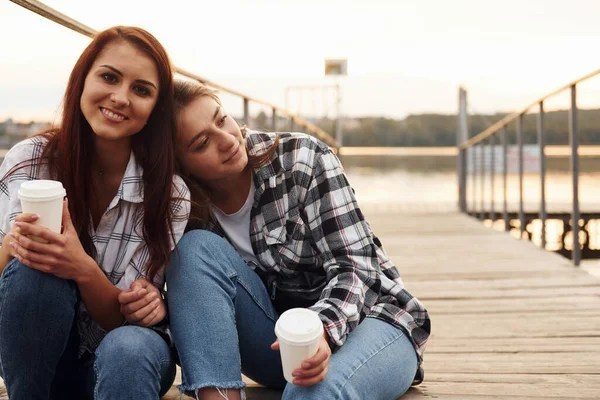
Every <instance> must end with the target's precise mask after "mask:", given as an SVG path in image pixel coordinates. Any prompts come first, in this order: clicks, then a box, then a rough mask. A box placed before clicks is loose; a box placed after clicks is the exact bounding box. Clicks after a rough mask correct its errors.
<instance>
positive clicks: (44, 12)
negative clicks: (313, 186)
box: [10, 0, 338, 148]
mask: <svg viewBox="0 0 600 400" xmlns="http://www.w3.org/2000/svg"><path fill="white" fill-rule="evenodd" d="M10 1H12V2H13V3H15V4H18V5H20V6H22V7H24V8H26V9H28V10H30V11H33V12H34V13H36V14H38V15H41V16H42V17H44V18H47V19H49V20H51V21H54V22H56V23H58V24H60V25H62V26H64V27H67V28H69V29H71V30H73V31H75V32H78V33H80V34H82V35H85V36H87V37H90V38H93V37H94V36H95V35H96V34H97V31H96V30H94V29H92V28H90V27H89V26H86V25H84V24H82V23H81V22H79V21H76V20H75V19H73V18H70V17H68V16H66V15H65V14H63V13H61V12H59V11H57V10H55V9H53V8H51V7H49V6H47V5H46V4H44V3H41V2H40V1H37V0H10ZM175 70H176V72H177V73H178V74H180V75H183V76H185V77H187V78H190V79H194V80H196V81H198V82H200V83H202V84H204V85H207V86H210V87H212V88H214V89H217V90H219V91H221V92H226V93H229V94H231V95H234V96H237V97H239V98H241V99H242V101H243V110H244V116H243V123H244V124H249V122H250V112H249V106H250V103H251V102H252V103H253V104H258V105H261V106H263V107H267V108H269V109H270V110H271V130H273V131H277V130H278V127H277V121H278V118H279V117H284V118H287V119H288V120H289V127H288V130H289V131H295V130H297V128H301V129H302V130H303V131H304V132H306V133H309V134H311V135H313V136H315V137H317V138H319V139H320V140H322V141H323V142H325V143H327V144H328V145H330V146H331V147H334V148H337V147H338V144H337V142H336V141H335V139H333V137H332V136H331V135H329V134H328V133H327V132H325V131H324V130H323V129H321V128H319V127H318V126H316V125H315V124H313V123H311V122H310V121H307V120H305V119H304V118H302V117H301V116H299V115H297V114H295V113H293V112H291V111H289V110H287V109H285V108H282V107H279V106H276V105H274V104H271V103H269V102H266V101H263V100H259V99H257V98H254V97H251V96H248V95H246V94H244V93H241V92H238V91H237V90H233V89H230V88H228V87H225V86H223V85H220V84H218V83H216V82H213V81H211V80H209V79H206V78H204V77H202V76H200V75H196V74H194V73H192V72H189V71H186V70H184V69H182V68H179V67H175Z"/></svg>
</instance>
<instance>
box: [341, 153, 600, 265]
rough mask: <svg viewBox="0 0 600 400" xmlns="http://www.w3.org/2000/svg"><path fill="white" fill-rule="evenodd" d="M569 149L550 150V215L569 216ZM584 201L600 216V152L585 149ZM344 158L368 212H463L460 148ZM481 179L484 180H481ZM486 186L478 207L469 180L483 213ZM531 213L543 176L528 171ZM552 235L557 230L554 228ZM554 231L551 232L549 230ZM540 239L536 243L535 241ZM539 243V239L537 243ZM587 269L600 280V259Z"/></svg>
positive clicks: (512, 190) (513, 188) (514, 194)
mask: <svg viewBox="0 0 600 400" xmlns="http://www.w3.org/2000/svg"><path fill="white" fill-rule="evenodd" d="M568 151H569V149H568V147H567V146H551V147H549V148H548V149H547V151H546V154H547V155H548V158H547V166H548V170H547V177H546V201H547V208H548V210H549V211H555V212H569V210H570V207H571V205H570V204H571V196H572V181H571V174H570V172H569V165H570V164H569V158H568V156H567V155H568V154H569V153H568ZM580 154H581V155H582V157H581V158H580V179H579V198H580V208H581V211H582V212H585V211H587V212H592V211H596V212H600V184H599V183H600V148H599V147H598V146H582V147H581V148H580ZM339 156H340V159H341V161H342V164H343V165H344V168H345V170H346V173H347V176H348V180H349V181H350V184H351V185H352V187H353V188H354V189H355V191H356V197H357V199H358V202H359V204H360V205H361V207H363V208H364V209H365V211H366V212H368V211H369V210H370V211H372V212H373V211H377V212H379V211H383V212H385V211H386V210H390V211H392V210H393V211H402V212H411V213H438V212H451V211H456V210H457V202H458V186H457V176H456V149H455V148H345V149H344V148H342V149H341V151H340V155H339ZM478 179H479V178H478ZM480 185H481V183H480V181H479V180H478V181H477V182H476V193H477V202H476V204H475V205H474V204H473V197H472V195H473V181H472V178H471V177H469V178H468V196H469V197H468V198H469V199H470V200H469V207H473V206H475V207H476V209H477V210H479V209H480V207H481V206H480V204H481V200H480V199H481V197H480V196H481V195H480V193H481V186H480ZM507 186H508V191H507V197H508V204H509V210H511V211H518V200H519V192H518V174H515V173H511V174H508V178H507ZM494 188H495V195H494V201H495V209H496V210H501V206H502V196H503V192H502V176H501V175H500V174H499V173H498V174H496V176H495V184H494ZM523 188H524V190H523V196H524V207H525V210H526V211H530V212H537V211H538V210H539V202H540V178H539V174H537V173H527V174H525V176H524V184H523ZM489 193H490V177H489V174H488V175H486V182H485V208H486V209H489V207H490V203H491V199H490V197H491V196H490V194H489ZM548 228H549V231H550V230H552V227H550V226H549V227H548ZM549 233H550V232H549ZM534 239H536V238H535V237H534ZM534 242H539V238H537V239H536V240H534ZM583 264H584V266H585V268H590V269H591V270H592V272H594V273H597V274H598V275H599V276H600V261H599V260H586V261H584V262H583Z"/></svg>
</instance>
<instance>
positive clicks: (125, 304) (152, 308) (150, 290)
mask: <svg viewBox="0 0 600 400" xmlns="http://www.w3.org/2000/svg"><path fill="white" fill-rule="evenodd" d="M119 303H121V314H123V316H125V319H126V320H127V322H129V323H130V324H133V325H138V326H144V327H150V326H154V325H156V324H158V323H159V322H160V321H162V320H163V319H165V317H166V316H167V307H166V305H165V301H164V299H163V298H162V296H161V294H160V291H159V290H158V288H157V287H156V286H154V285H153V284H152V283H151V282H150V281H148V280H147V279H144V278H140V279H138V280H137V281H135V282H133V283H132V284H131V286H130V288H129V289H127V290H123V291H122V292H121V293H120V294H119Z"/></svg>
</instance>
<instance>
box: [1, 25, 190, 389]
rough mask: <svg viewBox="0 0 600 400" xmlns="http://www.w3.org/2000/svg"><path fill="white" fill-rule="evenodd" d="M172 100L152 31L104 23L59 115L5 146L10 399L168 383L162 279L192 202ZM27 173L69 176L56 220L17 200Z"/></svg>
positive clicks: (5, 349) (4, 370)
mask: <svg viewBox="0 0 600 400" xmlns="http://www.w3.org/2000/svg"><path fill="white" fill-rule="evenodd" d="M172 105H173V69H172V66H171V63H170V61H169V58H168V56H167V53H166V51H165V50H164V48H163V47H162V45H161V44H160V43H159V42H158V41H157V40H156V38H154V36H152V35H151V34H150V33H148V32H146V31H145V30H143V29H141V28H136V27H126V26H117V27H113V28H110V29H107V30H105V31H103V32H100V33H99V34H98V35H97V36H96V37H95V38H94V39H93V40H92V42H91V43H90V44H89V45H88V46H87V47H86V49H85V50H84V51H83V53H82V54H81V56H80V57H79V59H78V60H77V62H76V64H75V67H74V68H73V71H72V72H71V76H70V78H69V82H68V85H67V89H66V93H65V96H64V104H63V112H62V122H61V125H60V126H59V127H57V128H55V129H52V130H50V131H47V132H45V133H42V134H40V135H38V136H34V137H32V138H30V139H27V140H24V141H22V142H20V143H18V144H17V145H15V146H14V147H13V148H12V149H11V150H10V151H9V152H8V154H7V155H6V157H5V159H4V161H3V163H2V166H1V167H0V177H2V178H1V181H0V188H1V189H2V190H1V191H0V210H1V211H0V216H1V217H0V218H1V220H0V239H2V247H1V248H0V268H1V269H2V276H1V278H0V338H1V339H2V340H0V374H1V375H2V378H3V379H4V383H5V384H6V387H7V391H8V396H9V397H10V399H11V400H20V399H26V400H33V399H49V398H51V399H82V398H86V397H89V398H93V399H133V398H139V399H158V398H159V397H160V396H161V395H162V394H164V393H166V391H167V390H168V389H169V387H170V386H171V384H172V382H173V379H174V376H175V364H174V361H173V359H172V357H171V351H170V342H169V340H170V339H169V338H170V334H169V332H168V329H167V325H166V321H165V316H166V307H165V303H164V300H163V298H162V295H161V289H162V288H163V285H164V268H165V266H166V265H167V263H168V262H169V259H170V255H171V251H172V250H173V248H174V247H175V245H176V243H177V241H178V240H179V239H180V238H181V236H182V235H183V231H184V228H185V225H186V223H187V217H188V214H189V201H188V200H189V191H188V189H187V187H186V185H185V183H184V182H183V181H182V180H181V178H179V177H177V176H176V175H175V174H174V164H175V163H174V152H173V144H172V140H173V138H172V134H173V116H172V115H173V111H172ZM37 179H52V180H57V181H60V182H62V185H63V186H64V188H65V189H66V194H67V199H68V200H67V199H65V200H64V202H63V212H62V230H61V233H55V232H52V231H50V230H49V229H47V228H45V227H41V226H39V225H36V224H35V221H36V220H37V219H38V217H37V216H36V215H33V214H23V213H22V211H21V205H20V202H19V198H18V194H17V192H18V190H19V187H20V184H21V183H23V182H25V181H29V180H37ZM32 236H35V237H39V238H42V239H44V241H45V243H41V242H39V241H34V240H33V239H32V238H31V237H32Z"/></svg>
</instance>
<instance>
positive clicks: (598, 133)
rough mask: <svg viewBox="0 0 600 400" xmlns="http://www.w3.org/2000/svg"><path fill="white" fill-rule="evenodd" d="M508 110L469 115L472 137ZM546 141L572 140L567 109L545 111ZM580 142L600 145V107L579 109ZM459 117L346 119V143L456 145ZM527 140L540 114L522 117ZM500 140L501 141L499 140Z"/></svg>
mask: <svg viewBox="0 0 600 400" xmlns="http://www.w3.org/2000/svg"><path fill="white" fill-rule="evenodd" d="M506 115H507V114H506V113H496V114H487V115H486V114H478V115H470V116H469V119H468V124H469V137H472V136H475V135H476V134H477V133H480V132H482V131H483V130H485V129H486V128H488V127H489V126H491V125H492V124H493V123H495V122H497V121H499V120H500V119H502V118H504V117H505V116H506ZM544 119H545V121H544V131H545V136H544V137H545V141H546V144H550V145H564V144H568V143H569V135H568V132H569V113H568V111H567V110H558V111H546V112H545V115H544ZM578 121H579V138H580V144H600V109H589V110H579V113H578ZM316 124H317V125H318V126H320V127H321V128H322V129H323V130H325V131H326V132H329V133H331V134H332V135H333V134H334V132H335V121H332V120H329V119H321V120H320V121H317V122H316ZM456 127H457V116H456V115H448V114H417V115H409V116H407V117H406V118H404V119H401V120H398V119H391V118H383V117H364V118H354V119H348V120H346V121H345V122H344V129H343V141H344V146H455V145H456ZM507 128H508V129H507V132H508V140H509V143H516V121H515V122H512V123H511V124H509V126H508V127H507ZM523 132H524V143H526V144H527V143H537V113H536V114H533V113H532V114H527V115H526V116H525V117H524V118H523ZM497 143H498V142H497Z"/></svg>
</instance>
